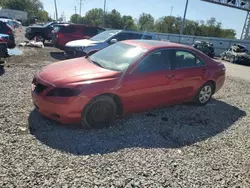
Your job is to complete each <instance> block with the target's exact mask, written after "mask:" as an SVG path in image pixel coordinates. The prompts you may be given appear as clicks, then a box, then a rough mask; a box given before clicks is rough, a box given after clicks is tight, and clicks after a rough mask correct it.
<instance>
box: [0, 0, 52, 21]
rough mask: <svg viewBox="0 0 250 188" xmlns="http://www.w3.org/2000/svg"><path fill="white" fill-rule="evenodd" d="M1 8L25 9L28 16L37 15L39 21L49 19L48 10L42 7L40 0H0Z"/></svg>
mask: <svg viewBox="0 0 250 188" xmlns="http://www.w3.org/2000/svg"><path fill="white" fill-rule="evenodd" d="M1 6H2V7H3V8H8V9H14V10H21V11H26V12H27V13H28V17H29V18H32V17H37V18H38V19H39V20H40V21H47V20H49V19H50V18H49V16H48V12H47V11H45V10H44V9H43V4H42V2H41V1H40V0H1Z"/></svg>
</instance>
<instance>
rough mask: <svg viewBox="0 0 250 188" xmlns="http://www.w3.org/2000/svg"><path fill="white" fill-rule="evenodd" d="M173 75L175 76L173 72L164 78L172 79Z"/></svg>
mask: <svg viewBox="0 0 250 188" xmlns="http://www.w3.org/2000/svg"><path fill="white" fill-rule="evenodd" d="M174 77H175V75H174V74H171V75H169V76H166V78H168V79H172V78H174Z"/></svg>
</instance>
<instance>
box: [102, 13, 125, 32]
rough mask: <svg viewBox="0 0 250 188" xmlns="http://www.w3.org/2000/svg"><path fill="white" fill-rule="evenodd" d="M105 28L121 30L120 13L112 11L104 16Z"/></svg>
mask: <svg viewBox="0 0 250 188" xmlns="http://www.w3.org/2000/svg"><path fill="white" fill-rule="evenodd" d="M105 27H108V28H114V29H122V28H123V25H122V18H121V14H120V12H118V11H117V10H115V9H113V10H112V11H111V12H109V13H108V14H106V15H105Z"/></svg>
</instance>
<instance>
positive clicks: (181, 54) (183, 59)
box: [174, 50, 206, 69]
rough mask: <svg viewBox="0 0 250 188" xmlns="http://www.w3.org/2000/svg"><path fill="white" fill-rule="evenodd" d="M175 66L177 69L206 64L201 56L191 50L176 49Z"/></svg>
mask: <svg viewBox="0 0 250 188" xmlns="http://www.w3.org/2000/svg"><path fill="white" fill-rule="evenodd" d="M174 62H175V64H176V65H175V66H176V68H177V69H183V68H190V67H200V66H205V65H206V64H205V62H204V61H203V60H201V59H200V58H198V57H196V55H194V54H193V53H191V52H188V51H185V50H176V51H175V61H174Z"/></svg>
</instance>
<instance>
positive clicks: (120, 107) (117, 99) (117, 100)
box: [95, 93, 123, 116]
mask: <svg viewBox="0 0 250 188" xmlns="http://www.w3.org/2000/svg"><path fill="white" fill-rule="evenodd" d="M104 95H106V96H109V97H111V98H112V99H113V100H114V101H115V104H116V105H117V115H118V116H121V115H122V113H123V105H122V101H121V98H120V97H119V96H118V95H116V94H114V93H104V94H101V95H98V96H96V97H99V96H104ZM96 97H95V98H96Z"/></svg>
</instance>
